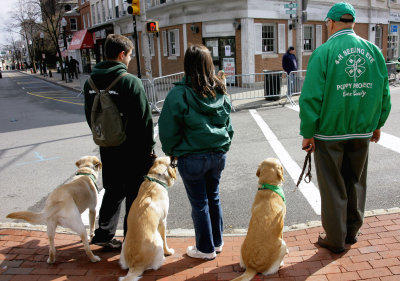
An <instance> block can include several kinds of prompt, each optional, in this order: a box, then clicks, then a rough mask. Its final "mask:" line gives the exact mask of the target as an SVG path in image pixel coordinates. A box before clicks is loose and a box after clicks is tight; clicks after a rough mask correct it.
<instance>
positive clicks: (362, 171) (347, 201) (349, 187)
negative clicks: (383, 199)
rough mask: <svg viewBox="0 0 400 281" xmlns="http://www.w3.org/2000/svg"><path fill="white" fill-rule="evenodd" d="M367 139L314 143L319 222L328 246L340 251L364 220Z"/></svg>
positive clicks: (368, 140)
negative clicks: (319, 201) (318, 195)
mask: <svg viewBox="0 0 400 281" xmlns="http://www.w3.org/2000/svg"><path fill="white" fill-rule="evenodd" d="M369 143H370V139H352V140H344V141H320V140H316V141H315V154H314V160H315V169H316V172H317V178H318V185H319V190H320V194H321V220H322V226H323V228H324V230H325V232H326V235H327V239H328V242H329V243H330V244H331V246H333V247H343V246H344V243H345V237H346V235H347V236H356V235H357V232H358V231H359V229H360V228H361V226H362V224H363V220H364V209H365V201H366V194H367V168H368V150H369Z"/></svg>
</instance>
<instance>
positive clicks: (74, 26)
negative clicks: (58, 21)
mask: <svg viewBox="0 0 400 281" xmlns="http://www.w3.org/2000/svg"><path fill="white" fill-rule="evenodd" d="M69 26H70V28H71V30H72V31H76V30H78V25H77V24H76V18H70V19H69Z"/></svg>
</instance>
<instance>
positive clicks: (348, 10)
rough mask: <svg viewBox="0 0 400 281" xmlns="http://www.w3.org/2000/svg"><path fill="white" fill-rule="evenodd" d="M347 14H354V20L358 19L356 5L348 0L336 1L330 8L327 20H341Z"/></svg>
mask: <svg viewBox="0 0 400 281" xmlns="http://www.w3.org/2000/svg"><path fill="white" fill-rule="evenodd" d="M346 14H349V15H352V16H353V21H355V20H356V11H355V10H354V7H353V6H352V5H351V4H350V3H346V2H340V3H336V4H335V5H333V6H332V8H331V9H330V10H329V12H328V14H327V15H326V18H325V20H327V19H331V20H334V21H340V18H341V17H342V16H343V15H346Z"/></svg>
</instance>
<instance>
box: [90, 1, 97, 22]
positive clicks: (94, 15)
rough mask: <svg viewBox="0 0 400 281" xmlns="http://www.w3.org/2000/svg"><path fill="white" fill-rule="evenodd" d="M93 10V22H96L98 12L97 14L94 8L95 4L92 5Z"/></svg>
mask: <svg viewBox="0 0 400 281" xmlns="http://www.w3.org/2000/svg"><path fill="white" fill-rule="evenodd" d="M91 12H92V23H93V24H96V14H95V9H94V4H93V5H92V9H91Z"/></svg>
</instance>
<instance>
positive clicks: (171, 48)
mask: <svg viewBox="0 0 400 281" xmlns="http://www.w3.org/2000/svg"><path fill="white" fill-rule="evenodd" d="M162 40H163V54H164V56H179V55H180V45H179V29H171V30H167V31H163V32H162Z"/></svg>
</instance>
